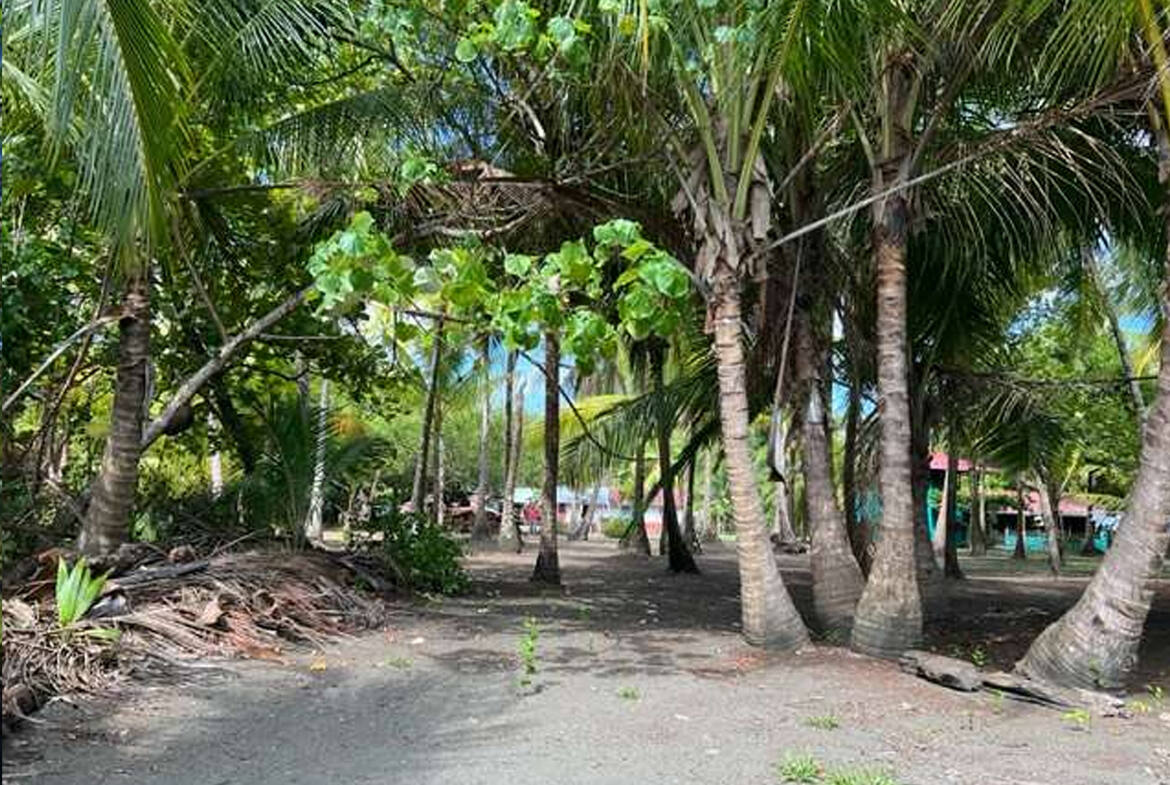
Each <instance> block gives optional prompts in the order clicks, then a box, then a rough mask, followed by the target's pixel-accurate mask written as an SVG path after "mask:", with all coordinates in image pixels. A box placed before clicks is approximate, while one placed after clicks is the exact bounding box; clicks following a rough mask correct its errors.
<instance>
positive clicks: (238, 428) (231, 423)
mask: <svg viewBox="0 0 1170 785" xmlns="http://www.w3.org/2000/svg"><path fill="white" fill-rule="evenodd" d="M210 384H211V397H212V400H213V401H214V402H215V414H216V417H217V418H218V419H219V423H220V425H222V426H223V429H224V431H226V432H227V434H228V435H229V436H231V439H232V444H233V445H235V448H236V454H237V455H239V456H240V465H241V466H242V467H243V469H244V474H251V473H252V472H253V471H254V470H255V468H256V449H255V448H254V447H253V446H252V440H251V439H250V438H248V431H247V428H246V427H245V426H244V421H243V419H242V418H241V417H240V413H239V412H238V411H237V410H236V405H235V404H234V403H233V402H232V396H231V393H230V392H229V391H228V386H227V381H226V380H225V378H224V375H223V372H222V371H221V372H220V373H218V374H216V375H215V376H213V377H212V378H211V382H210Z"/></svg>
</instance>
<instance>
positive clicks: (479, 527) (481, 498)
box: [471, 335, 492, 544]
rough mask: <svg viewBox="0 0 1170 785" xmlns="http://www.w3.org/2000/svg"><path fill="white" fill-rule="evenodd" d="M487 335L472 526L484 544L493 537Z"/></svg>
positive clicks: (475, 539) (482, 350)
mask: <svg viewBox="0 0 1170 785" xmlns="http://www.w3.org/2000/svg"><path fill="white" fill-rule="evenodd" d="M490 348H491V347H490V345H489V344H488V337H487V336H486V335H485V336H484V337H483V339H482V345H481V346H480V363H481V364H482V366H483V368H482V373H483V385H482V388H481V392H480V401H479V467H478V468H479V476H478V477H477V478H476V480H477V482H476V485H475V523H474V524H473V525H472V527H471V541H472V542H473V543H479V544H483V543H485V542H487V541H488V540H489V539H490V538H491V533H490V532H489V531H488V519H487V496H488V442H489V440H490V430H491V425H492V388H491V383H490V382H491V352H490Z"/></svg>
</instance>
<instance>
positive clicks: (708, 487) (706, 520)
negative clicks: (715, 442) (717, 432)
mask: <svg viewBox="0 0 1170 785" xmlns="http://www.w3.org/2000/svg"><path fill="white" fill-rule="evenodd" d="M711 452H712V451H711V449H710V448H708V449H707V450H705V451H704V453H703V540H704V541H705V542H718V541H719V525H718V524H717V523H716V522H715V514H714V510H713V507H714V501H715V471H714V467H713V466H712V464H713V463H714V458H712V457H711Z"/></svg>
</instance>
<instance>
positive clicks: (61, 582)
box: [56, 557, 110, 627]
mask: <svg viewBox="0 0 1170 785" xmlns="http://www.w3.org/2000/svg"><path fill="white" fill-rule="evenodd" d="M109 575H110V574H109V573H108V572H107V573H106V574H105V575H99V576H97V577H96V578H95V577H93V576H91V575H90V573H89V565H88V564H86V563H85V558H84V557H82V558H80V559H78V560H77V562H76V563H75V564H74V565H73V569H70V568H69V567H67V566H65V560H64V559H60V558H59V559H57V589H56V600H57V621H58V623H59V624H60V625H61V626H62V627H70V626H72V625H73V624H75V623H77V621H78V620H79V619H80V618H81V617H82V616H84V615H85V614H86V613H87V612H88V611H89V609H90V608H91V607H93V603H94V601H95V600H97V598H98V595H99V594H101V593H102V587H103V586H105V585H106V579H107V578H108V577H109Z"/></svg>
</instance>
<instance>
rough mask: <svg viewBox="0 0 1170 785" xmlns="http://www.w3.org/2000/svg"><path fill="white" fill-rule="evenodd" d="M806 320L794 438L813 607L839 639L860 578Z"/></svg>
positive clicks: (806, 317) (800, 338) (801, 331)
mask: <svg viewBox="0 0 1170 785" xmlns="http://www.w3.org/2000/svg"><path fill="white" fill-rule="evenodd" d="M811 319H812V315H811V314H810V313H805V314H802V315H801V318H800V321H799V323H798V324H797V331H798V332H797V346H796V362H797V375H798V377H799V378H800V381H801V388H802V389H801V396H802V397H803V398H804V424H803V427H802V428H801V440H800V441H801V445H802V448H803V459H802V461H801V464H802V466H803V468H804V493H805V499H806V507H807V510H808V528H809V530H810V531H811V533H812V549H811V561H812V580H813V609H814V611H815V613H816V617H817V622H818V623H819V624H820V626H821V630H822V631H823V632H824V633H826V635H829V636H831V637H834V638H837V639H839V640H842V641H844V640H848V637H849V631H850V629H851V628H852V626H853V612H854V610H855V609H856V608H857V601H858V600H859V599H860V598H861V593H862V590H863V589H864V588H865V581H864V579H863V578H862V576H861V568H860V567H858V566H857V560H856V559H855V558H854V557H853V551H852V550H851V548H850V545H849V535H848V533H847V532H846V530H845V519H844V517H843V516H842V515H841V510H840V508H839V507H838V506H837V497H836V494H835V493H834V492H833V476H832V465H831V462H832V456H831V454H830V450H829V440H828V436H827V423H826V421H825V419H826V418H825V408H824V403H823V401H822V400H821V389H822V385H821V374H820V368H821V366H822V363H823V362H824V361H825V359H826V358H825V357H824V355H823V354H822V353H821V352H820V351H818V348H817V347H818V341H817V339H816V337H815V336H814V334H813V325H812V323H811ZM778 503H779V500H778Z"/></svg>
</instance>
